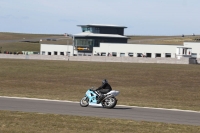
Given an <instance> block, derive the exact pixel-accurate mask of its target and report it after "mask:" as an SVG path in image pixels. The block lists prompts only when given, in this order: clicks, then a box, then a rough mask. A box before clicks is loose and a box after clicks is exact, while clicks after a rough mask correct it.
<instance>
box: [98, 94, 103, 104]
mask: <svg viewBox="0 0 200 133" xmlns="http://www.w3.org/2000/svg"><path fill="white" fill-rule="evenodd" d="M103 98H104V95H103V94H100V95H99V98H98V101H97V104H99V103H100V102H101V100H103Z"/></svg>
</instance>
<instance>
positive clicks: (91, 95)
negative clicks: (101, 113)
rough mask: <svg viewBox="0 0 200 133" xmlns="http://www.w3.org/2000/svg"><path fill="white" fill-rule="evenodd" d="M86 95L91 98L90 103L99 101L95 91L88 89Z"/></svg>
mask: <svg viewBox="0 0 200 133" xmlns="http://www.w3.org/2000/svg"><path fill="white" fill-rule="evenodd" d="M86 96H87V97H88V98H89V102H90V103H97V94H96V93H95V92H94V91H92V90H88V91H87V92H86Z"/></svg>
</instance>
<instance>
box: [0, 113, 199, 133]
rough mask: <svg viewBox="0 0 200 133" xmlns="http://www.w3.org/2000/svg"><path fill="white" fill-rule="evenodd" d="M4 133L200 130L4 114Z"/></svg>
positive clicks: (194, 132) (1, 121)
mask: <svg viewBox="0 0 200 133" xmlns="http://www.w3.org/2000/svg"><path fill="white" fill-rule="evenodd" d="M0 132H3V133H9V132H12V133H18V132H19V133H36V132H37V133H39V132H42V133H67V132H70V133H89V132H90V133H105V132H109V133H124V132H126V133H133V132H134V133H161V132H162V133H199V132H200V127H199V126H188V125H178V124H166V123H156V122H144V121H137V122H136V121H131V120H122V119H108V118H95V117H81V116H68V115H54V114H38V113H22V112H10V111H0Z"/></svg>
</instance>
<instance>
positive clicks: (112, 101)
mask: <svg viewBox="0 0 200 133" xmlns="http://www.w3.org/2000/svg"><path fill="white" fill-rule="evenodd" d="M101 104H102V106H103V107H104V108H108V109H112V108H114V107H115V106H116V104H117V99H116V98H115V97H110V98H107V99H105V100H104V101H102V103H101Z"/></svg>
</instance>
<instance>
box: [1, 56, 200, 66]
mask: <svg viewBox="0 0 200 133" xmlns="http://www.w3.org/2000/svg"><path fill="white" fill-rule="evenodd" d="M0 59H33V60H63V61H92V62H124V63H164V64H189V63H190V62H195V61H196V60H195V61H190V60H189V58H181V59H176V58H142V57H107V56H62V55H9V54H0ZM199 61H200V60H199Z"/></svg>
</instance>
